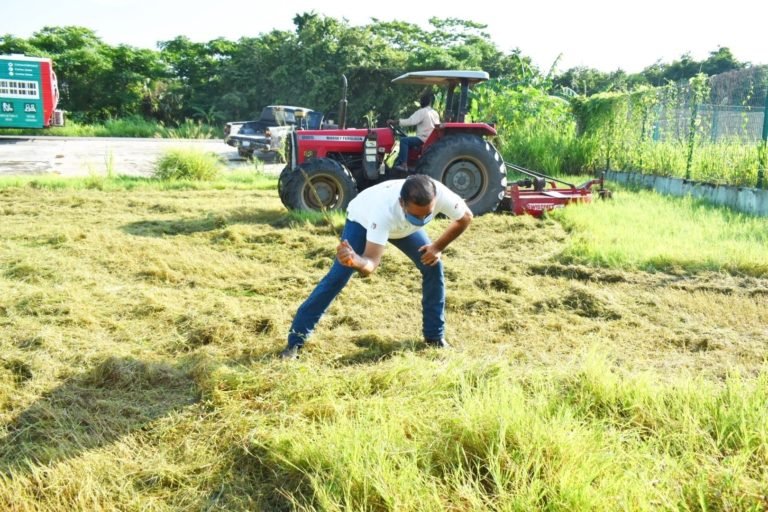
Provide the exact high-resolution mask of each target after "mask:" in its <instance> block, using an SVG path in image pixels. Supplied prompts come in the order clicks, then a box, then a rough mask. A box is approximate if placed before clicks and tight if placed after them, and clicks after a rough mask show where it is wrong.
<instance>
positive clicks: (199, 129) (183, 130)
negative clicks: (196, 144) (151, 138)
mask: <svg viewBox="0 0 768 512" xmlns="http://www.w3.org/2000/svg"><path fill="white" fill-rule="evenodd" d="M155 136H157V137H162V138H164V139H215V138H219V137H221V136H222V133H221V129H220V128H215V127H213V126H210V125H207V124H203V122H202V121H200V120H197V121H195V120H192V119H185V120H184V121H183V122H182V123H180V124H179V125H178V126H175V127H166V126H163V125H162V124H161V125H160V127H159V128H157V130H156V132H155Z"/></svg>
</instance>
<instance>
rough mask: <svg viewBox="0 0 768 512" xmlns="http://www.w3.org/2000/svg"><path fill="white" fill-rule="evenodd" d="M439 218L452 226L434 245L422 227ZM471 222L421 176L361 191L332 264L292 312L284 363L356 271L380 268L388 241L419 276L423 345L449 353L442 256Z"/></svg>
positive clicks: (458, 203) (455, 201) (458, 202)
mask: <svg viewBox="0 0 768 512" xmlns="http://www.w3.org/2000/svg"><path fill="white" fill-rule="evenodd" d="M439 213H442V214H443V215H445V216H447V217H448V218H449V219H451V220H452V221H453V222H451V223H450V224H449V225H448V227H447V228H446V229H445V231H443V234H442V235H440V237H439V238H438V239H437V240H435V241H434V242H433V241H431V240H430V239H429V237H428V236H427V233H426V232H425V231H424V229H423V227H424V226H425V225H426V224H427V223H428V222H429V221H431V220H432V219H433V218H434V217H435V216H436V215H437V214H439ZM471 222H472V211H471V210H470V209H469V207H467V204H466V203H465V202H464V200H463V199H461V197H459V196H458V195H457V194H455V193H454V192H452V191H451V190H450V189H449V188H448V187H446V186H445V185H443V184H442V183H440V182H438V181H435V180H433V179H432V178H430V177H429V176H426V175H424V174H416V175H412V176H409V177H408V178H407V179H405V180H389V181H385V182H383V183H379V184H378V185H374V186H373V187H370V188H367V189H365V190H363V191H362V192H361V193H360V194H358V196H357V197H356V198H355V199H353V200H352V202H350V203H349V207H348V208H347V222H346V224H345V225H344V231H343V232H342V234H341V242H340V243H339V245H338V246H337V247H336V259H335V260H334V262H333V265H332V266H331V269H330V270H329V271H328V273H327V274H326V275H325V277H323V278H322V279H321V280H320V282H319V283H318V285H317V286H316V287H315V289H314V291H313V292H312V293H311V294H310V295H309V297H308V298H307V299H306V300H305V301H304V303H303V304H302V305H301V306H300V307H299V309H298V311H297V312H296V316H295V317H294V319H293V323H292V324H291V329H290V331H289V332H288V346H287V347H286V348H285V350H283V351H282V352H281V354H280V357H281V358H283V359H296V358H298V356H299V351H300V350H301V349H302V347H303V346H304V343H305V342H306V341H307V338H308V337H309V335H310V334H312V331H313V330H314V329H315V325H317V322H318V321H320V317H322V316H323V314H324V313H325V310H326V309H328V306H330V304H331V302H332V301H333V299H335V298H336V296H337V295H338V294H339V293H341V290H342V289H344V286H346V284H347V282H348V281H349V279H350V278H351V277H352V274H354V272H355V271H357V272H358V273H360V274H361V275H362V276H367V275H369V274H371V273H372V272H373V271H374V270H376V268H377V267H378V266H379V263H380V262H381V256H382V255H383V254H384V248H385V247H386V244H387V241H389V242H392V245H394V246H395V247H397V248H398V249H400V250H401V251H402V252H403V253H404V254H405V255H406V256H408V257H409V258H410V259H411V261H413V263H414V264H415V265H416V267H417V268H418V269H419V271H420V272H421V283H422V299H421V307H422V332H423V334H424V342H425V343H427V344H428V345H430V346H433V347H436V348H447V347H448V343H447V342H446V341H445V338H444V334H445V333H444V330H445V278H444V274H443V262H442V260H441V256H442V253H443V251H444V250H445V248H446V247H447V246H448V244H450V243H451V242H453V241H454V240H455V239H456V238H457V237H458V236H459V235H461V234H462V233H463V232H464V231H465V230H466V229H467V228H468V227H469V224H470V223H471Z"/></svg>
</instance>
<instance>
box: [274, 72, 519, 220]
mask: <svg viewBox="0 0 768 512" xmlns="http://www.w3.org/2000/svg"><path fill="white" fill-rule="evenodd" d="M485 80H488V73H486V72H484V71H420V72H416V73H406V74H405V75H402V76H400V77H398V78H395V79H394V80H393V82H394V83H398V84H412V85H421V86H442V87H444V88H445V89H446V95H445V104H446V111H445V113H444V114H443V117H442V121H443V122H442V124H440V125H439V126H437V127H435V129H434V131H433V132H432V134H431V135H430V137H429V139H427V141H426V142H425V143H424V145H422V146H421V147H420V148H413V149H411V151H409V154H408V159H407V161H408V167H409V169H410V171H411V172H414V173H417V174H426V175H429V176H431V177H432V178H434V179H436V180H438V181H441V182H442V183H444V184H445V185H446V186H448V188H450V189H451V190H453V191H454V192H456V193H457V194H459V195H460V196H461V197H462V198H463V199H464V200H465V201H466V202H467V205H468V206H469V207H470V208H471V210H472V213H474V214H475V215H481V214H483V213H487V212H492V211H494V210H495V209H496V207H497V206H498V205H499V202H500V201H501V200H502V199H503V197H504V193H505V189H506V166H505V164H504V161H503V159H502V158H501V155H500V154H499V152H498V151H497V150H496V148H495V147H494V146H493V144H491V143H490V142H489V141H488V140H487V139H486V138H488V137H492V136H494V135H496V130H495V129H494V128H493V127H492V126H490V125H488V124H486V123H466V122H464V118H465V114H466V112H467V103H468V96H469V94H468V91H469V89H470V88H471V87H472V86H474V85H475V84H477V83H480V82H483V81H485ZM345 112H346V100H345V99H343V100H342V102H341V107H340V109H339V117H340V119H339V123H338V129H325V130H297V131H296V132H294V133H293V134H292V135H291V136H290V137H289V139H288V141H287V147H286V153H285V154H286V158H287V159H288V165H286V167H285V169H283V172H282V173H281V174H280V181H279V184H278V190H279V192H280V199H281V200H282V201H283V204H284V205H285V206H286V207H287V208H289V209H297V210H324V209H345V208H346V207H347V205H348V204H349V202H350V201H351V200H352V199H353V198H354V197H355V196H356V195H357V192H358V191H359V190H363V189H365V188H367V187H370V186H371V185H375V184H377V183H380V182H382V181H385V180H389V179H395V178H404V177H405V176H406V174H405V173H403V172H402V171H395V170H394V169H392V168H390V167H389V166H388V165H387V163H386V162H385V160H387V156H388V155H389V154H390V153H391V152H392V148H393V146H394V145H395V142H396V141H397V140H398V139H399V138H400V137H401V136H405V135H406V134H405V133H403V132H402V131H401V130H400V129H399V128H397V127H386V128H346V127H345V117H346V116H345Z"/></svg>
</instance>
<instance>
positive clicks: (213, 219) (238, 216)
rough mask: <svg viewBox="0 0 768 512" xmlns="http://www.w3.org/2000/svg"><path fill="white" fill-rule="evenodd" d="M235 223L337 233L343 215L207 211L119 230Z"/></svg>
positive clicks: (182, 231)
mask: <svg viewBox="0 0 768 512" xmlns="http://www.w3.org/2000/svg"><path fill="white" fill-rule="evenodd" d="M340 218H341V217H340ZM234 224H266V225H269V226H271V227H273V228H275V229H293V228H299V229H300V228H301V227H303V226H308V227H311V228H312V229H313V230H314V232H315V233H316V234H332V235H337V234H338V233H337V231H338V232H341V228H342V227H343V218H341V220H340V221H339V220H338V219H334V218H333V217H332V216H330V214H323V213H321V212H306V211H286V210H260V209H248V210H233V211H232V212H230V213H222V214H216V215H214V214H210V215H206V216H205V217H202V218H198V219H179V220H142V221H138V222H131V223H130V224H126V225H125V226H123V227H122V230H123V231H124V232H126V233H128V234H130V235H134V236H145V237H162V236H176V235H191V234H194V233H203V232H206V231H214V230H217V229H223V228H226V227H227V226H231V225H234ZM337 224H338V225H337Z"/></svg>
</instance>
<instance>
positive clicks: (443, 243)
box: [419, 210, 472, 266]
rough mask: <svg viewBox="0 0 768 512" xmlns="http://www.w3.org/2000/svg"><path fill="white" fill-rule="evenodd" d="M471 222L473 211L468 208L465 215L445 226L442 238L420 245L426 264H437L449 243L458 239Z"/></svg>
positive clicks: (423, 261) (422, 259)
mask: <svg viewBox="0 0 768 512" xmlns="http://www.w3.org/2000/svg"><path fill="white" fill-rule="evenodd" d="M471 223H472V212H471V211H470V210H467V212H466V213H465V214H464V216H463V217H461V218H460V219H457V220H454V221H453V222H451V223H450V224H448V227H447V228H445V231H443V234H442V235H440V238H438V239H437V240H435V241H434V242H432V243H431V244H428V245H423V246H421V247H419V252H421V262H422V263H424V264H425V265H430V266H431V265H436V264H437V262H438V261H439V260H440V256H441V255H442V252H443V251H444V250H445V248H446V247H448V244H450V243H451V242H453V241H454V240H456V239H457V238H458V237H459V235H461V234H462V233H463V232H464V231H466V230H467V228H468V227H469V225H470V224H471Z"/></svg>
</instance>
